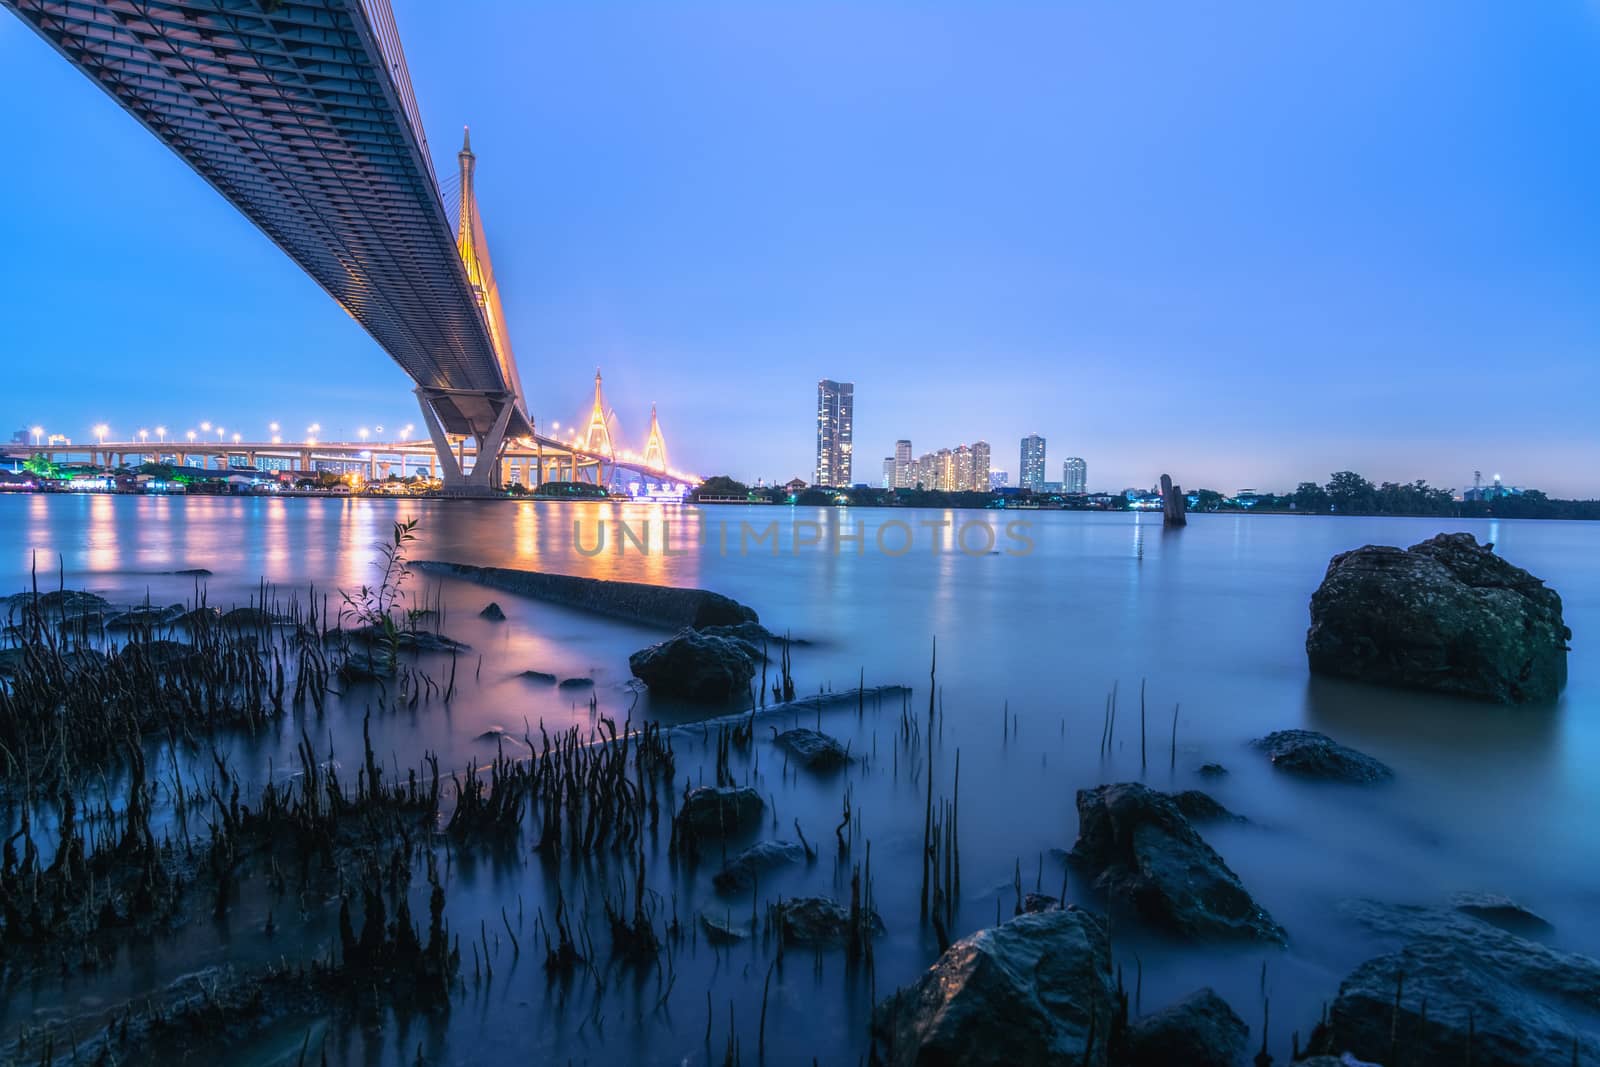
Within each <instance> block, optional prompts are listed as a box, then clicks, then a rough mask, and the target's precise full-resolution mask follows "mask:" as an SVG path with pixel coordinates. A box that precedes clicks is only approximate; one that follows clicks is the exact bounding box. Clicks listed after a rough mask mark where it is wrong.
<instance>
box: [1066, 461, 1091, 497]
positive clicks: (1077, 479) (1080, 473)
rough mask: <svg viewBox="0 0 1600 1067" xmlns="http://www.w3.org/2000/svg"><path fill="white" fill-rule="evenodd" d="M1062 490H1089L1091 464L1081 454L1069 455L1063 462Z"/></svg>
mask: <svg viewBox="0 0 1600 1067" xmlns="http://www.w3.org/2000/svg"><path fill="white" fill-rule="evenodd" d="M1061 491H1062V492H1063V493H1087V492H1088V491H1089V464H1088V463H1086V462H1085V461H1084V460H1083V459H1082V458H1081V457H1079V456H1068V457H1067V459H1066V460H1065V461H1064V462H1063V463H1062V464H1061Z"/></svg>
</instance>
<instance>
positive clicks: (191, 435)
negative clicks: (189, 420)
mask: <svg viewBox="0 0 1600 1067" xmlns="http://www.w3.org/2000/svg"><path fill="white" fill-rule="evenodd" d="M189 443H190V444H191V445H192V444H194V431H193V430H190V431H189Z"/></svg>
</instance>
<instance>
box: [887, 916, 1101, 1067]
mask: <svg viewBox="0 0 1600 1067" xmlns="http://www.w3.org/2000/svg"><path fill="white" fill-rule="evenodd" d="M1112 997H1113V985H1112V980H1111V944H1110V941H1109V940H1108V939H1107V937H1106V929H1105V924H1104V923H1103V922H1102V921H1101V920H1100V919H1099V918H1097V917H1096V916H1093V915H1091V914H1089V913H1088V912H1086V911H1082V910H1079V909H1077V908H1067V909H1066V910H1064V911H1062V910H1056V911H1044V912H1039V913H1038V914H1034V915H1022V916H1019V917H1017V918H1015V919H1012V920H1011V921H1010V922H1008V923H1005V924H1003V925H1001V926H996V927H993V928H991V929H988V930H980V931H979V932H977V933H975V934H973V935H972V936H970V937H966V938H963V939H961V940H960V941H957V942H956V943H955V944H953V945H951V946H950V948H949V949H948V950H947V951H946V952H945V953H944V955H942V956H940V957H939V959H938V962H936V963H935V964H934V965H933V966H932V967H931V968H930V969H929V970H928V971H927V972H926V973H924V974H923V976H922V977H921V978H919V979H918V980H917V981H916V982H913V983H912V984H911V985H908V986H905V987H903V988H901V989H900V990H899V991H897V992H896V993H894V994H893V995H892V996H890V997H889V998H888V999H886V1000H885V1001H884V1002H883V1003H882V1004H880V1005H879V1006H878V1007H877V1009H875V1010H874V1012H873V1015H872V1032H873V1039H874V1041H875V1042H879V1043H881V1044H882V1045H883V1046H884V1050H885V1051H884V1055H883V1063H884V1064H886V1065H887V1067H932V1065H944V1064H962V1065H964V1067H1013V1065H1015V1064H1039V1065H1048V1067H1082V1065H1085V1064H1088V1065H1093V1067H1104V1065H1105V1063H1106V1044H1107V1042H1106V1036H1107V1034H1108V1033H1109V1031H1110V1029H1111V1018H1112V1012H1113V1007H1112Z"/></svg>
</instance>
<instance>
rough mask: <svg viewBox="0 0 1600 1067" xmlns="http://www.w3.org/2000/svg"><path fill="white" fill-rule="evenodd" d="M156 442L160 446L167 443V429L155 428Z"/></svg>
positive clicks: (163, 427) (162, 427)
mask: <svg viewBox="0 0 1600 1067" xmlns="http://www.w3.org/2000/svg"><path fill="white" fill-rule="evenodd" d="M156 440H158V441H160V442H161V443H162V444H166V443H167V428H166V427H165V426H157V427H156Z"/></svg>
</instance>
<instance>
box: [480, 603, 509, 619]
mask: <svg viewBox="0 0 1600 1067" xmlns="http://www.w3.org/2000/svg"><path fill="white" fill-rule="evenodd" d="M478 618H480V619H488V620H489V621H490V622H505V621H506V613H505V611H504V610H503V609H502V608H501V607H500V605H499V604H497V603H495V602H494V601H493V600H491V601H489V604H488V606H487V607H485V608H484V609H483V610H482V611H480V612H478Z"/></svg>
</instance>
